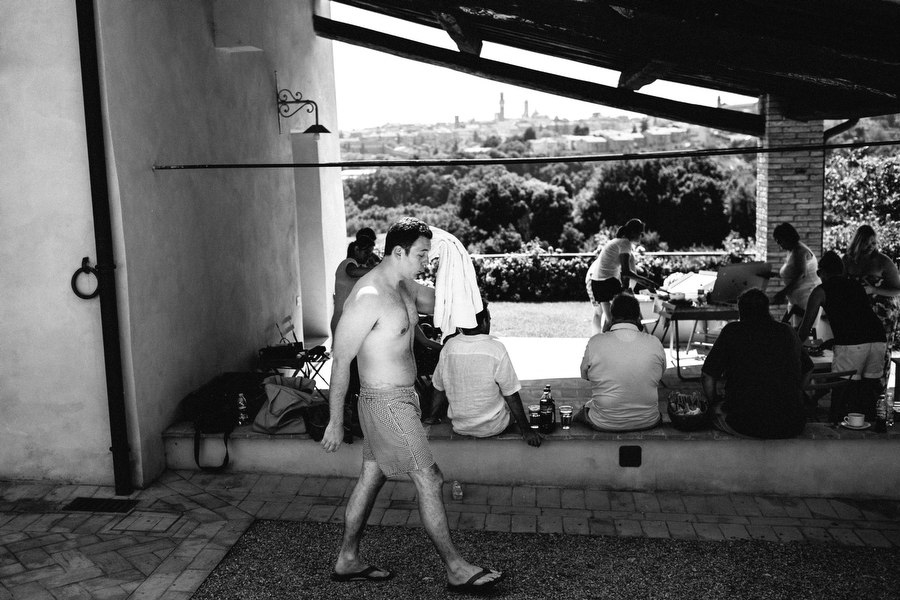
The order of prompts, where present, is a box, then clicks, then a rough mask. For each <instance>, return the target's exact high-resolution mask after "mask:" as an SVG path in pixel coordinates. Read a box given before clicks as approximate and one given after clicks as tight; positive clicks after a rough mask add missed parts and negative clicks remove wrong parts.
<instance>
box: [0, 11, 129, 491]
mask: <svg viewBox="0 0 900 600" xmlns="http://www.w3.org/2000/svg"><path fill="white" fill-rule="evenodd" d="M0 57H2V59H0V281H2V283H0V477H3V478H13V479H24V478H33V479H39V478H50V479H72V480H77V481H84V482H91V483H111V482H112V458H111V455H110V454H109V451H108V448H109V445H110V436H109V429H108V427H109V426H108V419H107V411H106V387H105V381H104V370H103V353H102V351H101V350H100V348H101V342H100V305H99V302H98V301H97V300H92V301H85V300H81V299H79V298H78V297H76V296H75V295H74V294H73V293H72V291H71V289H70V287H69V281H70V278H71V277H72V273H73V272H74V271H75V270H76V269H77V268H78V267H80V266H81V259H82V257H84V256H88V257H90V260H91V264H96V261H97V253H96V251H95V249H94V233H93V226H92V217H91V197H90V190H89V184H88V171H87V149H86V146H85V127H84V109H83V104H82V95H81V75H80V66H79V54H78V38H77V29H76V24H75V3H74V2H66V1H62V0H37V1H36V0H4V1H3V2H0ZM83 283H84V284H85V287H86V288H87V287H88V286H89V285H94V283H95V282H90V281H88V280H87V279H85V280H84V282H83Z"/></svg>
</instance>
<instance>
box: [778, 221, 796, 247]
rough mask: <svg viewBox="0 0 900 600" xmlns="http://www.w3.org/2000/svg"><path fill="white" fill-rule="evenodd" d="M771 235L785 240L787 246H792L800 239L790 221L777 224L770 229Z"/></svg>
mask: <svg viewBox="0 0 900 600" xmlns="http://www.w3.org/2000/svg"><path fill="white" fill-rule="evenodd" d="M772 237H773V238H774V239H776V240H781V241H783V242H785V243H786V244H787V245H788V246H793V245H795V244H796V243H797V242H799V241H800V234H799V233H797V230H796V229H794V226H793V225H791V224H790V223H781V224H780V225H777V226H776V227H775V229H774V230H773V231H772Z"/></svg>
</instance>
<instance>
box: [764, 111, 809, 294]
mask: <svg viewBox="0 0 900 600" xmlns="http://www.w3.org/2000/svg"><path fill="white" fill-rule="evenodd" d="M760 103H761V105H762V109H763V114H764V115H765V118H766V134H765V137H764V138H763V147H766V148H768V147H773V146H787V145H798V144H821V143H822V141H823V139H824V137H823V136H824V132H825V130H824V123H823V122H822V121H795V120H793V119H788V118H787V117H785V116H784V114H783V112H782V105H781V103H780V101H779V99H778V98H776V97H773V96H763V97H762V98H761V101H760ZM756 175H757V176H756V250H757V253H758V257H759V260H768V261H770V262H773V266H775V264H774V263H779V261H780V257H781V255H782V254H783V251H782V250H781V248H779V246H778V244H776V243H775V240H773V239H772V230H773V229H774V228H775V226H776V225H778V224H779V223H781V222H785V221H786V222H788V223H790V224H791V225H793V226H794V228H795V229H796V230H797V233H799V234H800V240H801V241H802V242H803V243H805V244H806V245H807V246H809V248H810V249H811V250H812V251H813V252H814V253H815V254H816V256H817V257H818V256H821V255H822V230H823V215H824V208H825V196H824V193H825V152H824V151H822V150H814V151H809V150H804V151H798V152H777V153H772V154H760V155H759V159H758V162H757V170H756ZM779 264H780V263H779ZM777 284H778V283H777V282H774V281H773V282H771V284H770V285H777Z"/></svg>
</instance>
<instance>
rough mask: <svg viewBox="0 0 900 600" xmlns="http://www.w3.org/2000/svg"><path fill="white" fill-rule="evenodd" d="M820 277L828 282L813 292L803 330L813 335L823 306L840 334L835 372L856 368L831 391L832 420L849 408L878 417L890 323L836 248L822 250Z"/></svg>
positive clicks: (803, 334)
mask: <svg viewBox="0 0 900 600" xmlns="http://www.w3.org/2000/svg"><path fill="white" fill-rule="evenodd" d="M819 277H820V278H821V279H822V283H821V285H818V286H816V288H815V289H813V291H812V293H811V294H810V295H809V301H808V303H807V305H806V314H805V315H804V316H803V322H801V323H800V328H799V329H798V330H797V334H798V335H799V336H800V339H801V340H805V339H806V338H807V336H809V332H810V330H811V329H812V326H813V320H814V319H815V315H816V313H818V312H819V307H822V308H823V309H824V310H825V315H826V316H827V317H828V323H829V324H830V325H831V331H832V333H834V359H833V360H832V361H831V371H832V372H837V371H849V370H851V369H855V370H856V375H854V376H853V378H852V379H853V382H852V383H851V385H849V386H847V387H844V388H841V389H836V390H833V391H832V392H831V410H830V411H829V420H830V421H831V422H832V423H838V422H839V421H841V419H843V418H844V416H845V415H846V414H847V413H848V412H861V413H863V414H864V415H866V419H867V420H873V419H874V418H875V401H876V399H877V398H878V394H879V390H880V389H881V383H880V379H881V377H882V376H884V353H885V346H886V343H885V340H886V337H885V333H884V327H883V326H882V324H881V321H880V320H879V319H878V317H877V316H876V315H875V311H873V310H872V304H871V302H870V301H869V297H868V296H867V295H866V290H865V288H864V287H863V286H862V284H860V283H859V282H857V281H855V280H853V279H851V278H849V277H847V276H846V275H844V264H843V262H842V261H841V257H840V256H838V254H837V253H836V252H834V251H828V252H826V253H825V254H823V255H822V260H820V261H819Z"/></svg>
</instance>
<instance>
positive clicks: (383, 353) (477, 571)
mask: <svg viewBox="0 0 900 600" xmlns="http://www.w3.org/2000/svg"><path fill="white" fill-rule="evenodd" d="M431 235H432V234H431V230H430V229H429V228H428V226H427V225H426V224H425V223H423V222H422V221H420V220H418V219H415V218H412V217H406V218H403V219H401V220H400V221H398V222H397V223H395V224H394V225H392V226H391V228H390V229H389V230H388V232H387V237H386V239H385V245H384V260H382V261H381V263H380V264H379V265H378V266H376V267H375V268H374V269H372V271H370V272H369V273H367V274H366V275H364V276H363V277H362V278H360V280H359V281H358V282H357V283H356V285H355V286H354V287H353V290H352V291H351V292H350V297H349V298H348V300H347V303H346V304H345V306H344V312H343V314H342V315H341V320H340V322H339V323H338V326H337V330H336V331H335V336H334V343H333V347H332V368H331V389H330V394H329V396H330V403H331V419H330V421H329V423H328V427H327V428H326V430H325V435H324V437H323V438H322V448H324V449H325V451H326V452H335V451H336V450H338V448H340V446H341V441H342V440H343V436H344V424H343V418H344V406H343V404H344V395H345V392H346V388H347V384H348V379H349V368H350V361H351V360H353V358H354V357H356V358H357V361H358V363H359V375H360V381H361V384H362V385H361V390H360V394H359V418H360V424H361V425H362V428H363V433H364V438H363V464H362V471H361V472H360V475H359V479H358V481H357V483H356V487H355V488H354V489H353V493H352V494H351V496H350V500H349V502H348V504H347V510H346V514H345V519H344V537H343V542H342V544H341V550H340V553H339V554H338V558H337V562H336V563H335V567H334V572H333V573H332V575H331V578H332V579H333V580H335V581H360V580H369V581H385V580H388V579H390V578H391V577H393V576H394V574H393V573H392V572H391V571H388V570H386V569H381V568H378V567H375V566H373V565H369V564H367V563H366V562H365V561H364V560H363V559H362V558H361V557H360V553H359V542H360V538H361V537H362V529H363V527H364V526H365V524H366V521H367V520H368V518H369V514H370V513H371V511H372V506H373V504H374V502H375V497H376V496H377V495H378V491H379V490H380V489H381V487H382V486H383V485H384V483H385V481H387V478H388V477H390V476H393V475H400V474H408V475H409V477H410V478H411V479H412V481H413V483H414V484H415V486H416V492H417V494H418V499H419V513H420V516H421V519H422V523H423V525H424V526H425V531H426V532H427V533H428V537H429V538H431V541H432V543H433V544H434V546H435V549H436V550H437V551H438V554H439V555H440V557H441V560H443V562H444V565H445V567H446V570H447V587H448V589H449V590H450V591H454V592H465V593H479V592H484V591H486V590H488V589H490V588H492V587H494V586H495V585H496V584H497V583H499V582H500V580H501V579H502V578H503V573H501V572H499V571H493V570H488V569H481V568H479V567H477V566H475V565H473V564H471V563H469V562H467V561H466V560H464V559H463V558H462V556H460V554H459V552H458V551H457V550H456V547H455V546H454V545H453V542H452V541H451V540H450V529H449V526H448V525H447V513H446V511H445V510H444V503H443V499H442V497H441V486H442V485H443V476H442V474H441V471H440V469H439V468H438V466H437V464H435V462H434V458H433V457H432V454H431V448H430V447H429V446H428V440H427V438H426V436H425V430H424V428H423V427H422V423H421V421H420V418H421V411H420V409H419V401H418V397H417V396H416V393H415V391H414V388H413V383H414V381H415V377H416V363H415V360H414V358H413V332H414V330H415V326H416V323H417V322H418V318H419V317H418V315H419V313H420V312H421V313H424V314H430V313H432V312H433V311H434V290H433V289H431V288H428V287H426V286H423V285H420V284H418V283H416V282H415V277H416V276H417V275H418V274H419V273H421V272H422V271H423V270H424V269H425V266H426V263H427V261H428V251H429V250H430V249H431Z"/></svg>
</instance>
